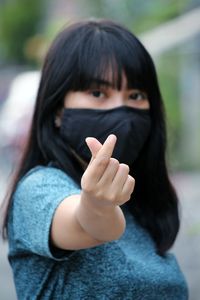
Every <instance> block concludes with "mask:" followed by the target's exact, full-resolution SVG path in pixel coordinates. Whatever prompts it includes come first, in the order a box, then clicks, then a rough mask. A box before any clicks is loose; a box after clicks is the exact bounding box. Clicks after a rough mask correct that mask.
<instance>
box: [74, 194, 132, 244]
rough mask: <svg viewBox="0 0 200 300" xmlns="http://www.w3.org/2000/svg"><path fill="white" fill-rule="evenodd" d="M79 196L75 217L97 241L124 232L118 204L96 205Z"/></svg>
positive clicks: (118, 235) (122, 216) (123, 219)
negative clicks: (110, 205)
mask: <svg viewBox="0 0 200 300" xmlns="http://www.w3.org/2000/svg"><path fill="white" fill-rule="evenodd" d="M85 200H86V199H83V198H81V199H80V203H79V205H78V206H77V209H76V214H75V215H76V218H77V220H78V222H79V223H80V225H81V227H82V228H83V229H84V230H85V231H86V232H88V234H89V235H91V236H92V237H93V238H95V239H97V240H99V241H112V240H116V239H118V238H119V237H120V236H121V235H122V234H123V232H124V230H125V226H126V222H125V218H124V215H123V212H122V210H121V208H120V207H119V206H113V207H100V206H99V207H97V206H95V205H94V204H92V203H91V202H90V201H87V200H86V201H85Z"/></svg>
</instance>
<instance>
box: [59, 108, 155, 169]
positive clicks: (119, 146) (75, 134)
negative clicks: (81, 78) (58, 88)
mask: <svg viewBox="0 0 200 300" xmlns="http://www.w3.org/2000/svg"><path fill="white" fill-rule="evenodd" d="M150 128H151V119H150V113H149V110H147V109H138V108H132V107H127V106H120V107H117V108H113V109H87V108H83V109H82V108H80V109H77V108H70V109H69V108H67V109H65V110H64V112H63V116H62V120H61V127H60V134H61V137H62V138H63V139H64V140H65V141H66V142H67V144H68V145H70V147H71V148H72V149H73V150H75V152H76V153H77V154H78V155H79V156H80V157H81V158H82V159H84V160H85V161H86V162H89V161H90V159H91V153H90V150H89V148H88V146H87V144H86V142H85V138H86V137H95V138H96V139H98V140H99V141H100V143H102V144H103V143H104V142H105V140H106V138H107V137H108V135H109V134H115V135H116V136H117V142H116V145H115V148H114V151H113V155H112V157H114V158H116V159H118V160H119V162H120V163H125V164H128V165H131V164H132V163H133V162H134V161H135V159H136V158H137V157H138V155H139V153H140V151H141V149H142V147H143V145H144V143H145V141H146V140H147V137H148V135H149V133H150Z"/></svg>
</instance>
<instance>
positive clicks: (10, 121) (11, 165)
mask: <svg viewBox="0 0 200 300" xmlns="http://www.w3.org/2000/svg"><path fill="white" fill-rule="evenodd" d="M88 17H90V18H91V17H97V18H109V19H112V20H115V21H118V22H120V23H122V24H123V25H125V26H127V27H128V28H129V29H130V30H131V31H132V32H134V33H135V34H136V35H137V36H138V37H139V38H140V39H141V41H142V42H143V44H144V45H145V46H146V48H147V49H148V51H149V52H150V54H151V55H152V57H153V59H154V62H155V65H156V68H157V72H158V77H159V82H160V87H161V92H162V95H163V99H164V103H165V107H166V117H167V127H168V149H167V160H168V166H169V171H170V175H171V179H172V181H173V183H174V185H175V187H176V189H177V192H178V195H179V198H180V213H181V221H182V222H181V230H180V233H179V235H178V238H177V241H176V243H175V245H174V247H173V248H172V250H171V251H172V252H174V253H175V254H176V256H177V259H178V261H179V264H180V266H181V269H182V270H183V272H184V274H185V277H186V280H187V282H188V285H189V291H190V299H191V300H199V299H200V259H199V256H200V201H199V200H200V0H176V1H175V0H160V1H156V0H149V1H141V0H123V1H122V0H121V1H120V0H96V1H93V0H68V1H66V0H56V1H51V0H49V1H47V0H34V1H33V0H29V1H26V0H0V204H1V202H2V199H3V196H4V195H5V192H6V188H7V186H8V183H9V180H10V176H11V173H12V171H13V170H14V169H15V166H16V164H17V163H18V161H19V159H20V155H21V152H22V149H23V145H24V142H25V138H26V135H27V132H28V129H29V126H30V120H31V116H32V111H33V106H34V102H35V97H36V93H37V88H38V84H39V79H40V69H41V65H42V61H43V58H44V55H45V53H46V51H47V49H48V46H49V44H50V43H51V41H52V39H53V38H54V37H55V35H56V33H57V32H58V31H59V30H60V29H61V28H62V27H63V26H64V25H67V24H68V23H70V22H73V21H76V20H79V19H83V18H88ZM0 298H1V300H15V299H16V295H15V290H14V285H13V279H12V273H11V269H10V267H9V264H8V261H7V244H6V243H5V242H3V241H2V240H0Z"/></svg>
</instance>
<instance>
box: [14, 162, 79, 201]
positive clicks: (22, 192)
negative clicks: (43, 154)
mask: <svg viewBox="0 0 200 300" xmlns="http://www.w3.org/2000/svg"><path fill="white" fill-rule="evenodd" d="M75 193H80V186H79V185H78V184H77V183H76V182H75V181H74V180H73V179H72V178H71V177H70V176H69V175H68V174H66V173H65V172H63V171H62V170H60V169H57V168H54V167H49V166H37V167H34V168H33V169H31V170H30V171H29V172H27V173H26V174H25V176H23V177H22V179H21V180H20V181H19V182H18V184H17V188H16V191H15V194H14V198H15V200H16V198H18V199H23V198H24V197H25V198H26V199H27V198H30V197H31V198H32V199H33V198H34V199H36V198H37V197H40V198H43V199H44V198H46V197H47V196H48V198H50V197H54V198H56V197H60V196H61V195H65V196H66V197H67V196H69V195H71V194H75ZM20 201H21V200H20Z"/></svg>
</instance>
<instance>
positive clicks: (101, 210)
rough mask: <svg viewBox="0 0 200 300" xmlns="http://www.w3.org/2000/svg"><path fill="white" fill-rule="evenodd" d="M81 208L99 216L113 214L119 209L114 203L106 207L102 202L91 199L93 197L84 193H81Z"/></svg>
mask: <svg viewBox="0 0 200 300" xmlns="http://www.w3.org/2000/svg"><path fill="white" fill-rule="evenodd" d="M80 206H81V207H82V208H83V209H86V210H87V211H88V212H91V213H94V214H96V215H98V216H106V215H110V214H113V213H114V212H115V210H116V209H117V207H118V205H113V204H112V203H111V204H107V205H105V204H103V203H101V200H94V199H91V197H90V196H89V195H87V194H86V193H84V192H82V193H81V199H80Z"/></svg>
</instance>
